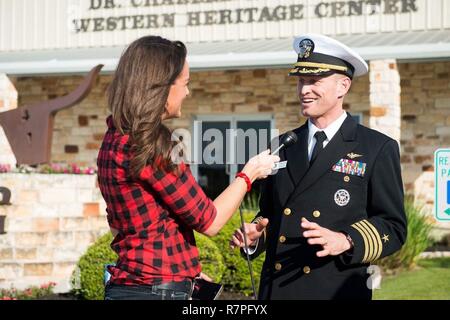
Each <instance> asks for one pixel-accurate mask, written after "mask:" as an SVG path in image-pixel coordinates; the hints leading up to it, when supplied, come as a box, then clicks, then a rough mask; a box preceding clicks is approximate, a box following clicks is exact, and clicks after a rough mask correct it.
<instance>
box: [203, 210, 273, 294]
mask: <svg viewBox="0 0 450 320" xmlns="http://www.w3.org/2000/svg"><path fill="white" fill-rule="evenodd" d="M243 213H244V220H245V221H247V222H248V221H251V220H252V219H253V218H254V217H255V212H254V211H247V210H245V211H244V212H243ZM240 226H241V220H240V215H239V212H238V213H236V214H235V215H234V216H233V217H232V218H231V220H230V221H229V222H228V223H227V224H226V225H225V227H224V228H223V229H222V230H221V231H220V233H219V234H218V235H217V236H216V237H214V238H211V239H212V240H213V241H214V242H215V243H216V245H217V247H218V248H219V250H220V251H221V253H222V255H223V258H224V260H225V265H226V270H225V274H224V276H223V280H222V283H223V284H224V285H225V287H226V288H227V289H228V290H230V291H235V292H241V293H243V294H246V295H251V294H252V284H251V280H250V273H249V270H248V264H247V260H246V259H244V258H242V256H241V254H240V250H239V249H235V250H231V249H230V244H229V242H230V239H231V236H232V235H233V233H234V231H235V230H236V229H237V228H240ZM263 262H264V254H262V255H261V256H259V257H258V258H257V259H255V260H253V261H252V267H253V275H254V277H255V286H256V288H258V285H259V278H260V274H261V269H262V264H263Z"/></svg>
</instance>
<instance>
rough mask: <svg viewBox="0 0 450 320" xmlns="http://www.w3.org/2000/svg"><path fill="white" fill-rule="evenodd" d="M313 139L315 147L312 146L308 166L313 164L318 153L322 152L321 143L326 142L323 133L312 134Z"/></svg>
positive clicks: (325, 136)
mask: <svg viewBox="0 0 450 320" xmlns="http://www.w3.org/2000/svg"><path fill="white" fill-rule="evenodd" d="M314 138H316V145H315V146H314V150H313V152H312V155H311V160H310V161H309V163H310V164H313V162H314V160H316V158H317V156H318V155H319V153H320V152H321V151H322V150H323V142H324V141H325V140H327V135H326V134H325V132H323V131H317V132H316V133H315V134H314Z"/></svg>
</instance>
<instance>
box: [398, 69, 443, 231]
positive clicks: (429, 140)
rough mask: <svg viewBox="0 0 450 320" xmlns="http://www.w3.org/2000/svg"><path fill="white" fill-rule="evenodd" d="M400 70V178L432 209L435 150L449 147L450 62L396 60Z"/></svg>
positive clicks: (409, 191)
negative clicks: (401, 62)
mask: <svg viewBox="0 0 450 320" xmlns="http://www.w3.org/2000/svg"><path fill="white" fill-rule="evenodd" d="M399 70H400V75H401V87H402V94H401V112H402V127H401V145H402V167H403V180H404V183H405V188H406V191H407V192H408V193H409V194H413V195H414V196H415V198H416V199H417V200H419V201H420V202H421V203H423V204H425V205H426V207H427V209H428V210H429V211H430V212H432V211H433V205H434V175H433V171H434V152H435V151H436V149H438V148H450V62H448V61H447V62H434V63H431V62H430V63H408V64H399ZM448 225H449V224H448V223H447V227H448Z"/></svg>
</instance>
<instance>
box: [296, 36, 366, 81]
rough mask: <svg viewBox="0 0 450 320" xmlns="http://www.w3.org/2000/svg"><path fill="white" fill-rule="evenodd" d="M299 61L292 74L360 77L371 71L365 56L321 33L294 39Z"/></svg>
mask: <svg viewBox="0 0 450 320" xmlns="http://www.w3.org/2000/svg"><path fill="white" fill-rule="evenodd" d="M294 50H295V52H297V54H298V59H297V63H296V64H295V65H294V68H293V69H292V70H291V71H290V72H289V75H290V76H301V75H312V76H327V75H330V74H333V73H341V74H345V75H346V76H348V77H350V78H351V79H352V78H353V77H359V76H362V75H364V74H366V73H367V72H368V71H369V67H368V66H367V63H366V62H365V61H364V59H363V58H361V56H360V55H359V54H357V53H356V52H355V51H353V50H352V49H350V48H349V47H347V46H346V45H345V44H343V43H341V42H339V41H337V40H335V39H332V38H330V37H327V36H324V35H321V34H313V33H310V34H304V35H301V36H298V37H295V39H294Z"/></svg>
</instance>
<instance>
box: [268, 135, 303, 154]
mask: <svg viewBox="0 0 450 320" xmlns="http://www.w3.org/2000/svg"><path fill="white" fill-rule="evenodd" d="M297 140H298V138H297V135H296V134H295V133H294V132H293V131H288V132H286V133H285V134H284V135H283V137H282V138H281V141H280V142H281V144H280V146H279V147H278V148H277V149H276V150H275V151H274V152H272V154H277V153H278V152H279V151H280V150H281V148H283V147H284V148H287V147H290V146H292V145H293V144H294V143H296V142H297Z"/></svg>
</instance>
